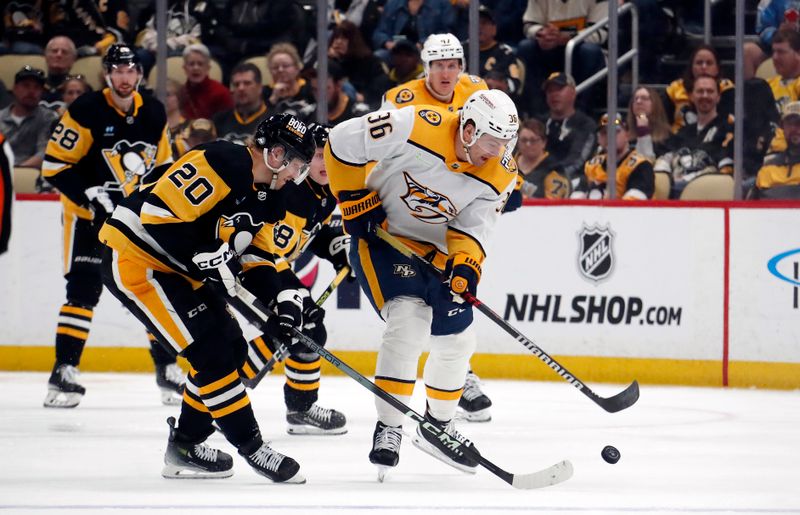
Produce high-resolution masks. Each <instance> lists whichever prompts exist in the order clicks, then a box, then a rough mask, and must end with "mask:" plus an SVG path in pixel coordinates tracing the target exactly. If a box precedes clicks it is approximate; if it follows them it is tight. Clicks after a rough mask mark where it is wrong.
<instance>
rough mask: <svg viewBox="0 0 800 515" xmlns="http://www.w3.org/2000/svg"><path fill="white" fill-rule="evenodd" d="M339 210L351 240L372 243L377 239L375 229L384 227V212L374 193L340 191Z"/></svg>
mask: <svg viewBox="0 0 800 515" xmlns="http://www.w3.org/2000/svg"><path fill="white" fill-rule="evenodd" d="M339 208H340V209H341V210H342V222H343V224H344V230H345V231H347V234H349V235H350V236H352V237H353V238H361V239H364V240H368V241H374V240H375V239H376V238H377V236H376V235H375V228H377V227H384V225H385V222H386V212H385V211H384V210H383V205H382V203H381V199H380V197H379V196H378V193H377V192H375V191H369V190H367V189H363V190H355V191H342V192H340V193H339ZM384 228H385V227H384Z"/></svg>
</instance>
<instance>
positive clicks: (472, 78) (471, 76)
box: [467, 75, 483, 84]
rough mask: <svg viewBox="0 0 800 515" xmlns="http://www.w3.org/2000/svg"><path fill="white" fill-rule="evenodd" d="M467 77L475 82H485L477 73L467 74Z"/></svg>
mask: <svg viewBox="0 0 800 515" xmlns="http://www.w3.org/2000/svg"><path fill="white" fill-rule="evenodd" d="M467 78H468V79H469V81H470V82H471V83H473V84H480V83H481V82H483V79H481V78H480V77H478V76H477V75H467Z"/></svg>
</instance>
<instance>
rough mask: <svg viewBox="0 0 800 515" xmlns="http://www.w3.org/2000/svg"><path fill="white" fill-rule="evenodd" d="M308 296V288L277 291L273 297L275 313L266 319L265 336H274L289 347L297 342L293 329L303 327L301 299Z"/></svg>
mask: <svg viewBox="0 0 800 515" xmlns="http://www.w3.org/2000/svg"><path fill="white" fill-rule="evenodd" d="M306 296H308V290H296V289H294V288H288V289H286V290H282V291H281V292H280V293H278V296H277V297H276V299H275V302H276V304H277V306H276V307H275V315H273V316H271V317H269V319H268V320H267V327H266V333H267V336H270V337H272V338H275V339H276V340H278V341H280V342H281V343H283V344H284V345H286V346H288V347H291V346H292V345H294V344H295V343H296V342H297V339H296V338H295V337H294V332H293V329H298V330H300V329H302V328H303V299H304V298H305V297H306Z"/></svg>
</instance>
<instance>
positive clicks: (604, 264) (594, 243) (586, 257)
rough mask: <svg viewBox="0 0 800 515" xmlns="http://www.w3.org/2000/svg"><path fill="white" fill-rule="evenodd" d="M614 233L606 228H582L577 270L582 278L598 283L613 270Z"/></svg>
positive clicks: (579, 238) (579, 237)
mask: <svg viewBox="0 0 800 515" xmlns="http://www.w3.org/2000/svg"><path fill="white" fill-rule="evenodd" d="M613 238H614V233H612V232H611V229H610V228H608V227H599V226H596V225H595V226H592V227H586V226H585V225H584V226H583V229H582V230H581V232H580V234H579V236H578V240H579V243H580V250H579V251H578V270H580V272H581V274H583V276H584V277H586V278H587V279H589V280H590V281H593V282H599V281H601V280H603V279H605V278H607V277H608V276H609V275H611V271H612V270H613V269H614V253H613V249H612V243H613Z"/></svg>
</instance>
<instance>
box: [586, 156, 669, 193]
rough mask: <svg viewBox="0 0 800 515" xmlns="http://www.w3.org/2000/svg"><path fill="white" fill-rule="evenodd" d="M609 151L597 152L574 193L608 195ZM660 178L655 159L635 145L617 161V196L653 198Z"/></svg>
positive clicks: (587, 164) (587, 165)
mask: <svg viewBox="0 0 800 515" xmlns="http://www.w3.org/2000/svg"><path fill="white" fill-rule="evenodd" d="M606 159H607V155H606V154H605V153H603V154H598V155H596V156H594V157H593V158H592V159H591V160H590V161H589V162H588V163H586V166H585V167H584V175H583V177H581V179H580V182H579V184H578V186H577V187H576V188H575V194H573V196H574V197H580V198H589V199H595V200H600V199H602V198H604V197H605V196H606V183H607V182H608V172H606ZM655 187H656V179H655V175H654V173H653V163H652V162H651V161H650V160H649V159H647V158H646V157H644V156H643V155H641V154H639V153H638V152H636V150H635V149H633V150H631V151H630V152H628V153H627V154H625V155H624V156H623V157H622V159H620V160H619V165H617V177H616V188H617V195H616V198H618V199H623V200H646V199H651V198H653V194H654V193H655Z"/></svg>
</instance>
